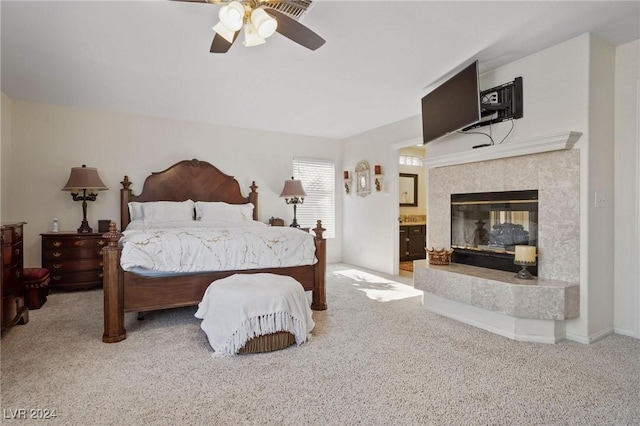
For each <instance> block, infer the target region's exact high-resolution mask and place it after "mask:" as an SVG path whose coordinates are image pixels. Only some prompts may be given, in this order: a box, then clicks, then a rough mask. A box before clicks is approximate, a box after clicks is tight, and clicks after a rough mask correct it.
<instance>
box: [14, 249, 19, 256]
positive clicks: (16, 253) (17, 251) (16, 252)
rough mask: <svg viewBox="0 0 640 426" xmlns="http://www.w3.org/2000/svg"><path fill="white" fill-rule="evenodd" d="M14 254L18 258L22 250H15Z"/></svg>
mask: <svg viewBox="0 0 640 426" xmlns="http://www.w3.org/2000/svg"><path fill="white" fill-rule="evenodd" d="M14 253H15V255H16V256H18V255H19V254H20V249H19V248H17V249H15V250H14Z"/></svg>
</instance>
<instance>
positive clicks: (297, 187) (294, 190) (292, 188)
mask: <svg viewBox="0 0 640 426" xmlns="http://www.w3.org/2000/svg"><path fill="white" fill-rule="evenodd" d="M306 195H307V193H306V192H304V189H303V188H302V181H299V180H297V179H294V178H291V180H285V181H284V188H282V194H280V197H283V198H293V197H305V196H306Z"/></svg>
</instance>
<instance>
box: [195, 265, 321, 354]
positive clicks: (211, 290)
mask: <svg viewBox="0 0 640 426" xmlns="http://www.w3.org/2000/svg"><path fill="white" fill-rule="evenodd" d="M195 316H196V318H199V319H202V320H203V321H202V324H201V325H200V327H201V328H202V330H204V332H205V333H206V334H207V338H208V339H209V343H210V344H211V347H212V348H213V349H214V350H215V352H216V353H215V355H216V356H233V355H236V354H237V353H238V351H239V350H240V349H241V348H242V347H243V346H244V345H245V343H247V342H248V341H249V340H250V339H252V338H254V337H257V336H263V335H266V334H271V333H276V332H278V331H288V332H289V333H291V334H293V335H294V336H295V338H296V344H298V345H301V344H302V343H304V342H306V341H307V339H308V335H309V333H311V330H313V327H314V326H315V323H314V322H313V319H312V317H311V308H310V307H309V301H308V300H307V296H306V294H305V291H304V288H303V287H302V285H301V284H300V283H299V282H298V281H296V280H294V279H293V278H291V277H287V276H283V275H276V274H235V275H232V276H230V277H227V278H223V279H221V280H218V281H214V282H213V283H211V284H210V285H209V287H208V288H207V291H206V292H205V293H204V296H203V298H202V301H201V302H200V303H199V304H198V311H197V312H196V314H195Z"/></svg>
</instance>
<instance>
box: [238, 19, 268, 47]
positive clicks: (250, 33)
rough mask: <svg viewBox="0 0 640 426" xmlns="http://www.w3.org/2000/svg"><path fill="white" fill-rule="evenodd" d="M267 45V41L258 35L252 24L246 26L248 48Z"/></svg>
mask: <svg viewBox="0 0 640 426" xmlns="http://www.w3.org/2000/svg"><path fill="white" fill-rule="evenodd" d="M264 43H265V39H263V38H262V37H260V36H259V35H258V30H257V29H256V27H255V25H253V24H252V23H251V22H249V23H247V24H245V25H244V41H243V42H242V44H243V45H244V46H246V47H252V46H259V45H261V44H264Z"/></svg>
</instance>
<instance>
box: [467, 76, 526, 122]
mask: <svg viewBox="0 0 640 426" xmlns="http://www.w3.org/2000/svg"><path fill="white" fill-rule="evenodd" d="M487 101H489V102H487ZM480 115H481V116H482V117H489V116H493V118H490V119H488V120H480V121H478V122H477V123H474V124H472V125H470V126H467V127H465V128H464V129H462V131H463V132H464V131H467V130H471V129H475V128H477V127H483V126H488V125H490V124H494V123H500V122H502V121H506V120H515V119H517V118H522V115H523V113H522V77H516V78H515V79H514V80H513V81H510V82H509V83H505V84H502V85H500V86H496V87H492V88H491V89H487V90H482V91H481V92H480Z"/></svg>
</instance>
